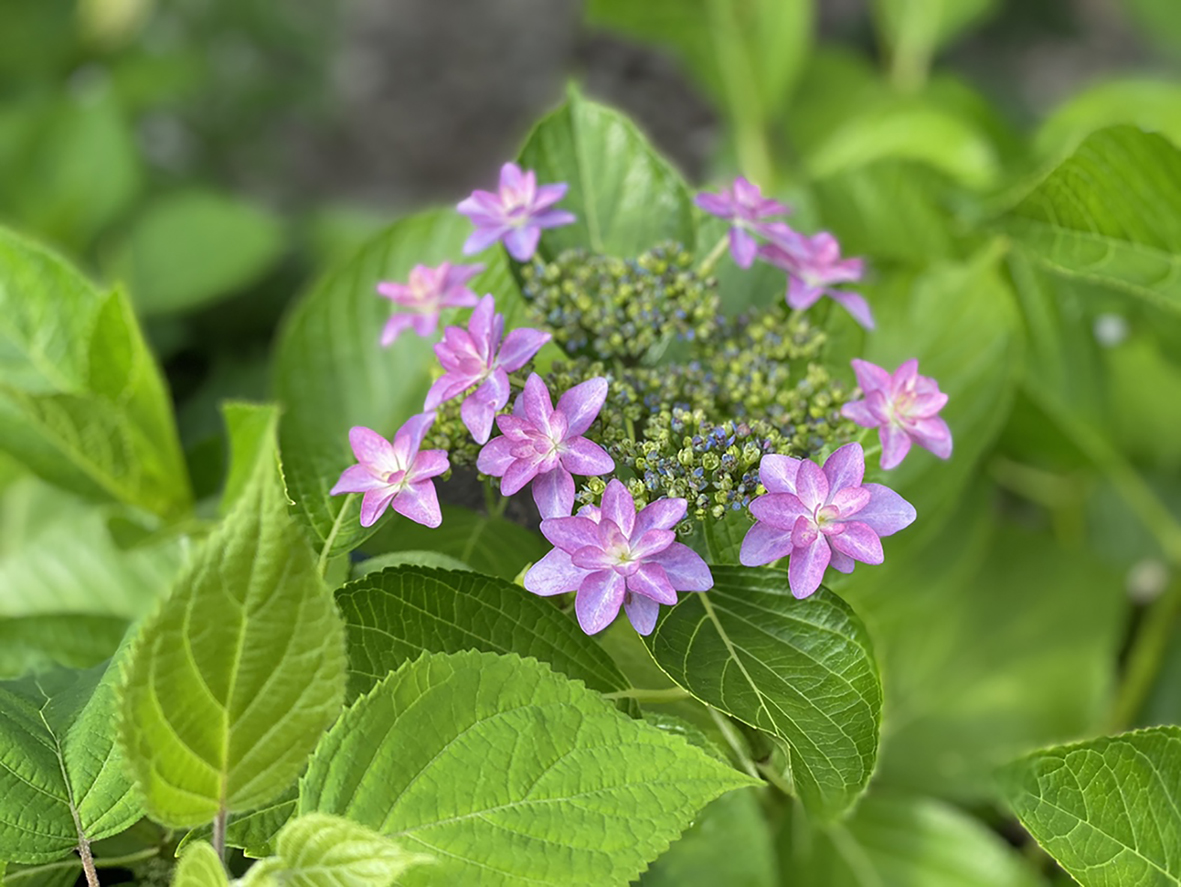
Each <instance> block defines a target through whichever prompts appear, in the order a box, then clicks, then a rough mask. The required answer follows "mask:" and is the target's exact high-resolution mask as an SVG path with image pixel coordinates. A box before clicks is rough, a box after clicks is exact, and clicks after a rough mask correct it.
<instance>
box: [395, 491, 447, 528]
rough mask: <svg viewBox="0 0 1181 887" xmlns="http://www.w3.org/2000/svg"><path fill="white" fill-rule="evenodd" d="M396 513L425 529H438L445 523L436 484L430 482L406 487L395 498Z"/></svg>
mask: <svg viewBox="0 0 1181 887" xmlns="http://www.w3.org/2000/svg"><path fill="white" fill-rule="evenodd" d="M394 511H396V512H398V514H400V515H402V516H403V517H408V518H410V520H412V521H414V522H415V523H416V524H422V525H423V526H424V527H437V526H439V524H441V523H443V513H442V512H441V511H440V510H439V497H438V495H437V494H436V493H435V485H434V483H432V482H431V481H429V480H426V481H423V482H422V483H417V484H407V485H406V486H404V487H403V488H402V491H401V492H400V493H398V495H396V496H395V497H394Z"/></svg>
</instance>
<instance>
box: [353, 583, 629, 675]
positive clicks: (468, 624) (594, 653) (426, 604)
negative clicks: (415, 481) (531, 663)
mask: <svg viewBox="0 0 1181 887" xmlns="http://www.w3.org/2000/svg"><path fill="white" fill-rule="evenodd" d="M336 603H337V605H338V606H339V607H340V611H341V614H342V615H343V616H344V621H345V625H346V632H347V637H348V650H349V697H350V698H352V697H355V696H358V695H360V694H362V693H366V692H368V691H369V690H370V689H372V687H373V685H374V684H376V683H377V682H378V681H380V680H381V679H383V678H384V677H385V676H386V675H387V674H389V673H390V672H391V671H394V670H395V669H397V668H399V667H400V666H401V665H402V664H403V663H404V662H407V661H410V660H413V659H417V658H418V656H419V655H420V654H421V653H422V652H424V651H426V652H430V653H458V652H460V651H461V650H483V651H486V652H489V653H518V654H520V655H521V656H533V657H535V658H537V659H539V660H541V661H542V662H545V663H547V664H548V665H550V666H552V667H553V668H554V670H555V671H558V672H561V673H562V674H565V675H567V676H568V677H571V678H577V679H578V680H581V681H583V682H584V683H585V684H586V685H587V686H588V687H589V688H590V689H592V690H598V691H600V692H603V693H610V692H613V691H615V690H622V689H626V688H627V686H628V682H627V679H626V678H625V677H624V676H623V675H622V674H621V673H620V671H619V669H618V668H616V667H615V664H614V663H613V662H612V661H611V659H610V657H608V656H607V654H606V653H604V652H603V650H602V648H601V647H599V645H598V644H596V643H595V641H594V640H592V639H591V638H589V637H587V636H586V635H585V634H583V633H582V631H581V630H580V629H579V628H578V625H577V624H576V623H575V622H574V620H572V619H570V618H569V617H567V616H565V615H563V614H562V612H561V611H560V610H558V608H557V607H555V606H554V605H553V603H552V602H550V601H546V600H543V599H542V598H539V597H537V596H536V595H533V594H530V593H529V592H527V591H526V590H525V589H523V588H521V587H520V586H519V585H513V584H512V583H510V582H505V581H504V580H502V579H494V578H492V577H491V576H481V575H479V574H477V573H470V572H458V571H453V570H432V569H427V568H424V567H399V568H392V569H388V570H384V571H382V572H380V573H370V574H369V575H367V576H365V577H363V578H361V579H358V580H356V581H355V582H350V583H349V584H348V585H346V586H344V588H342V589H340V590H339V591H337V592H336Z"/></svg>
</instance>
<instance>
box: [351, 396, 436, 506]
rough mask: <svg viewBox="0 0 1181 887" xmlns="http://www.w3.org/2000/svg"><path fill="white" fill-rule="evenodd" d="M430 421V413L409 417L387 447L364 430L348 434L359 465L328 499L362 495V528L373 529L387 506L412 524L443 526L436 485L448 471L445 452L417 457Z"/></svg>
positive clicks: (358, 427)
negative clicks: (438, 479)
mask: <svg viewBox="0 0 1181 887" xmlns="http://www.w3.org/2000/svg"><path fill="white" fill-rule="evenodd" d="M434 421H435V414H434V413H419V414H418V415H417V416H411V417H410V418H409V419H407V420H406V423H405V424H404V425H403V426H402V427H401V428H399V429H398V431H397V433H396V434H394V442H393V443H390V442H389V441H388V440H386V439H385V438H384V437H382V436H381V435H380V434H378V433H377V432H376V431H373V430H372V429H370V428H365V427H363V426H360V425H358V426H356V427H354V428H352V429H350V430H349V443H350V444H351V445H352V448H353V455H354V456H356V457H357V462H358V463H359V464H357V465H353V466H351V467H349V468H346V469H345V470H344V473H343V474H341V476H340V480H338V481H337V482H336V486H334V487H333V488H332V490H331V491H330V492H331V495H333V496H338V495H340V494H341V493H364V494H365V496H364V498H362V499H361V526H363V527H371V526H373V525H374V524H375V523H376V522H377V519H378V518H379V517H381V515H382V512H384V511H385V509H386V506H388V505H393V508H394V511H396V512H398V514H401V515H405V516H406V517H408V518H410V519H411V520H412V521H416V522H417V523H420V524H425V525H426V526H428V527H437V526H438V525H439V524H441V523H442V522H443V515H442V513H441V512H440V511H439V499H438V496H436V495H435V483H434V481H432V480H431V478H433V477H438V476H439V475H440V474H442V473H443V472H445V471H446V470H447V469H448V468H449V467H450V465H449V463H448V461H447V453H446V451H445V450H425V451H423V452H420V451H419V447H421V446H422V438H423V436H424V435H425V434H426V433H427V430H428V429H429V428H430V427H431V424H432V423H433V422H434Z"/></svg>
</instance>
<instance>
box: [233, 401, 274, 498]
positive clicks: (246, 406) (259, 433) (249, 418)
mask: <svg viewBox="0 0 1181 887" xmlns="http://www.w3.org/2000/svg"><path fill="white" fill-rule="evenodd" d="M221 411H222V414H223V415H224V416H225V423H226V430H227V431H228V432H229V436H230V470H229V473H228V474H227V476H226V484H225V489H224V490H223V491H222V494H221V503H220V504H219V510H220V511H221V513H222V515H223V516H224V515H226V514H229V512H230V510H231V509H232V508H233V506H234V503H235V502H237V501H238V500H239V499H240V498H241V497H242V494H243V493H244V492H246V488H247V485H248V484H249V483H250V478H251V476H252V475H253V473H254V468H255V466H256V465H257V464H258V460H259V459H260V458H262V456H263V454H265V453H266V452H267V451H268V449H269V448H271V447H273V446H274V437H275V422H276V420H277V419H278V418H279V413H278V410H277V409H276V407H274V406H273V405H271V404H253V403H243V402H240V401H229V402H224V403H222V405H221Z"/></svg>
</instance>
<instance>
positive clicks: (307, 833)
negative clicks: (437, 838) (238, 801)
mask: <svg viewBox="0 0 1181 887" xmlns="http://www.w3.org/2000/svg"><path fill="white" fill-rule="evenodd" d="M429 862H431V857H429V856H427V855H425V854H422V853H408V852H406V851H405V850H403V849H402V848H401V846H399V845H398V844H396V843H395V842H394V841H391V840H390V839H389V838H387V837H384V836H383V835H379V834H378V833H377V832H375V831H373V830H372V829H368V828H365V826H363V825H358V824H357V823H355V822H349V821H348V820H347V819H341V818H340V817H339V816H331V815H329V814H326V813H308V814H305V815H304V816H300V817H299V818H298V819H293V820H292V821H291V822H289V823H287V825H285V826H283V830H282V831H280V832H279V836H278V838H277V839H276V842H275V855H274V856H273V857H271V858H270V859H264V860H263V861H262V862H259V863H257V864H256V865H254V866H253V867H252V868H251V869H250V870H249V871H248V872H247V873H246V876H245V877H244V878H242V880H241V884H242V887H270V885H274V887H282V885H286V884H292V885H297V887H351V885H359V884H368V885H372V887H387V885H388V884H389V883H390V882H391V881H394V880H395V879H397V878H400V877H401V876H402V875H403V873H405V872H406V871H407V869H409V868H411V867H412V866H418V865H423V864H425V863H429Z"/></svg>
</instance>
